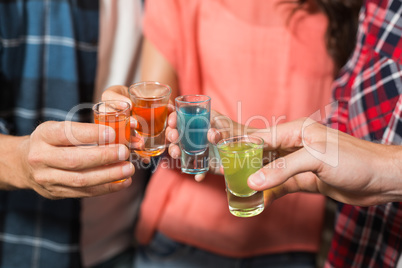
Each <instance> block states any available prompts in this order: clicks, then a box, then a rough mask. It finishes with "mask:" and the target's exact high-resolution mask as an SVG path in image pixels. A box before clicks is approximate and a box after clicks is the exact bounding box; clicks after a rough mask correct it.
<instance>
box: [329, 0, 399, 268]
mask: <svg viewBox="0 0 402 268" xmlns="http://www.w3.org/2000/svg"><path fill="white" fill-rule="evenodd" d="M401 16H402V1H401V0H394V1H392V0H389V1H388V0H367V1H366V3H365V5H364V7H363V8H362V10H361V13H360V18H359V20H360V24H359V30H358V36H357V45H356V48H355V51H354V53H353V55H352V57H351V58H350V59H349V61H348V63H347V64H346V65H345V66H344V68H343V69H342V70H341V75H340V76H339V78H338V79H337V80H336V81H335V84H334V98H335V100H336V101H337V102H338V106H337V108H336V109H335V110H334V111H333V113H332V116H331V117H330V118H329V123H330V125H331V126H332V127H334V128H338V129H339V130H341V131H345V132H347V133H349V134H351V135H353V136H355V137H358V138H361V139H365V140H371V141H378V142H382V143H385V144H402V119H401V116H402V18H401ZM351 172H353V171H351ZM400 179H402V174H401V178H400ZM401 250H402V203H388V204H385V205H379V206H372V207H357V206H351V205H344V204H340V205H339V209H338V215H337V222H336V226H335V233H334V237H333V240H332V244H331V249H330V252H329V255H328V261H327V263H326V265H325V267H342V268H344V267H364V268H366V267H396V264H397V262H398V259H399V257H400V255H401Z"/></svg>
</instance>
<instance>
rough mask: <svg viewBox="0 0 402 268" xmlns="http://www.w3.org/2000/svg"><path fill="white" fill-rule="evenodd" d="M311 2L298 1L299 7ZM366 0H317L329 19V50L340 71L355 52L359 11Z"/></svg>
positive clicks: (308, 0) (327, 33) (327, 41)
mask: <svg viewBox="0 0 402 268" xmlns="http://www.w3.org/2000/svg"><path fill="white" fill-rule="evenodd" d="M310 1H311V0H298V1H297V2H298V4H299V7H298V8H302V6H303V5H304V4H306V3H308V2H310ZM363 1H364V0H315V4H316V5H317V6H318V8H319V9H321V10H322V11H323V12H324V13H325V14H326V15H327V17H328V21H329V24H328V29H327V31H326V43H327V49H328V52H329V54H330V55H331V57H332V58H333V60H334V62H335V65H336V70H339V69H340V68H341V67H342V66H343V65H344V64H345V63H346V61H347V60H348V58H349V56H350V55H351V53H352V52H353V49H354V47H355V42H356V33H357V25H358V16H359V10H360V8H361V6H362V4H363Z"/></svg>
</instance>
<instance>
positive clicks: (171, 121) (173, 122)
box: [168, 112, 177, 129]
mask: <svg viewBox="0 0 402 268" xmlns="http://www.w3.org/2000/svg"><path fill="white" fill-rule="evenodd" d="M168 126H169V127H170V128H172V129H174V128H177V113H176V112H172V113H171V114H169V117H168Z"/></svg>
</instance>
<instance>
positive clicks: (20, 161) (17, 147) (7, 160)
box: [0, 134, 29, 190]
mask: <svg viewBox="0 0 402 268" xmlns="http://www.w3.org/2000/svg"><path fill="white" fill-rule="evenodd" d="M28 142H29V136H22V137H16V136H10V135H3V134H0V155H1V157H0V189H1V190H13V189H21V188H26V186H25V184H24V181H25V178H26V177H27V176H29V174H28V173H29V171H28V170H26V165H25V163H26V158H25V157H24V151H25V150H26V149H27V148H25V147H26V146H28Z"/></svg>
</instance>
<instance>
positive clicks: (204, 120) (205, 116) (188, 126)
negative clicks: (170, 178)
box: [175, 95, 211, 174]
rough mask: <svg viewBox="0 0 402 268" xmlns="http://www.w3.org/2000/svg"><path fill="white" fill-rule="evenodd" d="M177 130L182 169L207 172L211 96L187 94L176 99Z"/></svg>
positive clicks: (196, 172)
mask: <svg viewBox="0 0 402 268" xmlns="http://www.w3.org/2000/svg"><path fill="white" fill-rule="evenodd" d="M175 105H176V112H177V130H178V131H179V146H180V150H181V171H182V172H183V173H187V174H200V173H205V172H207V171H208V169H209V146H208V139H207V132H208V129H209V127H210V111H211V98H210V97H208V96H205V95H185V96H179V97H177V98H176V99H175Z"/></svg>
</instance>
